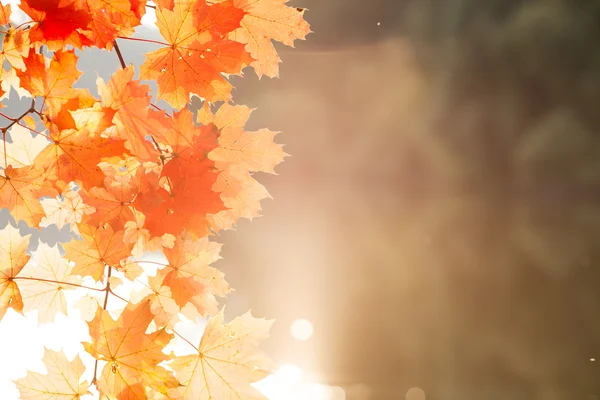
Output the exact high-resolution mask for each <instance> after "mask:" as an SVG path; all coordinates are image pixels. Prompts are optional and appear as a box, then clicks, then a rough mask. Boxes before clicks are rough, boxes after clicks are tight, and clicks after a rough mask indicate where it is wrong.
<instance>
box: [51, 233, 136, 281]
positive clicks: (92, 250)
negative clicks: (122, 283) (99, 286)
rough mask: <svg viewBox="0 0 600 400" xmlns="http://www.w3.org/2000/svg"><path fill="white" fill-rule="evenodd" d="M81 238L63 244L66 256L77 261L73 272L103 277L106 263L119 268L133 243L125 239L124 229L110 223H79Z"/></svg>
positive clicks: (97, 277)
mask: <svg viewBox="0 0 600 400" xmlns="http://www.w3.org/2000/svg"><path fill="white" fill-rule="evenodd" d="M79 232H80V234H81V240H72V241H70V242H67V243H64V244H63V245H62V246H63V248H64V249H65V251H66V253H67V254H66V256H65V257H66V258H67V259H69V260H71V261H74V262H75V267H74V268H73V274H75V275H81V276H91V277H92V278H94V279H95V280H97V281H100V280H101V279H102V274H103V272H104V269H105V267H106V265H109V266H111V267H113V268H117V269H118V268H119V266H120V262H121V260H122V259H125V258H127V257H128V256H129V254H130V253H131V248H132V247H133V245H131V244H128V243H125V242H124V241H123V231H122V230H120V231H117V232H115V231H113V229H112V227H111V226H110V225H105V226H100V227H93V226H89V225H85V224H80V225H79Z"/></svg>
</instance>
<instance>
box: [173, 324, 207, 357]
mask: <svg viewBox="0 0 600 400" xmlns="http://www.w3.org/2000/svg"><path fill="white" fill-rule="evenodd" d="M173 333H174V334H176V335H177V336H179V337H180V338H181V339H183V340H184V341H185V342H186V343H187V344H189V345H190V346H192V347H193V348H194V350H196V351H197V352H198V353H200V350H199V349H198V348H197V347H196V346H194V345H193V344H192V342H190V341H189V340H187V339H186V338H184V337H183V336H181V335H180V334H179V333H177V331H176V330H175V329H173Z"/></svg>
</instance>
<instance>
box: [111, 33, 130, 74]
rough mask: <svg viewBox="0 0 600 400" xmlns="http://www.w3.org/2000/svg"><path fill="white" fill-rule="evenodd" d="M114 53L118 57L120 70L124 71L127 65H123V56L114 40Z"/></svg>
mask: <svg viewBox="0 0 600 400" xmlns="http://www.w3.org/2000/svg"><path fill="white" fill-rule="evenodd" d="M113 45H114V48H115V51H116V52H117V56H118V57H119V62H120V63H121V68H123V69H125V68H127V65H126V64H125V60H124V59H123V54H122V53H121V49H120V48H119V45H118V44H117V40H116V39H115V41H114V42H113Z"/></svg>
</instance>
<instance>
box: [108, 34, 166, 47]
mask: <svg viewBox="0 0 600 400" xmlns="http://www.w3.org/2000/svg"><path fill="white" fill-rule="evenodd" d="M117 38H119V39H124V40H135V41H136V42H146V43H155V44H160V45H163V46H171V45H170V44H169V43H166V42H160V41H158V40H152V39H142V38H132V37H125V36H117Z"/></svg>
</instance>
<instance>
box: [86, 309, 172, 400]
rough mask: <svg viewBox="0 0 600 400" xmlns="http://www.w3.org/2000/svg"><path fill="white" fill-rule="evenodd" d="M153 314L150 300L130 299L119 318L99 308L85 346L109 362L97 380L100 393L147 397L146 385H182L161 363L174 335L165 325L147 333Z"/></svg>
mask: <svg viewBox="0 0 600 400" xmlns="http://www.w3.org/2000/svg"><path fill="white" fill-rule="evenodd" d="M153 317H154V315H153V314H152V313H151V311H150V302H149V301H148V300H144V301H142V302H140V303H139V304H136V305H134V304H131V303H129V304H128V305H127V307H125V310H123V312H122V314H121V316H120V317H119V319H118V320H117V321H115V320H113V319H112V317H111V316H110V314H109V313H108V312H107V311H106V310H103V309H100V308H99V309H98V310H97V311H96V316H95V318H94V319H93V320H92V321H91V322H89V323H88V326H89V332H90V336H91V338H92V342H91V343H84V347H85V350H86V351H87V352H88V353H90V354H91V355H92V356H93V357H95V358H97V359H100V360H104V361H106V362H107V364H106V365H105V366H104V368H103V370H102V373H101V377H100V378H99V379H98V382H97V386H98V390H99V391H100V393H102V394H103V395H105V396H113V397H116V398H117V399H118V400H125V399H146V398H147V397H146V391H145V388H144V386H145V385H150V386H151V387H152V388H153V389H154V390H157V391H159V392H161V393H166V391H167V390H168V389H170V388H174V387H177V386H178V385H179V383H178V381H177V380H176V379H175V378H174V377H173V376H172V373H170V372H169V371H167V370H166V369H164V368H163V367H160V366H159V365H158V364H159V363H160V362H162V361H165V360H168V359H169V356H168V355H167V354H165V353H163V352H162V350H163V348H164V347H165V346H166V345H167V344H168V343H169V342H170V341H171V339H172V338H173V335H171V334H169V333H167V332H166V331H165V330H164V329H158V330H156V331H154V332H152V333H146V330H147V329H148V325H149V324H150V322H151V321H152V319H153Z"/></svg>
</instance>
